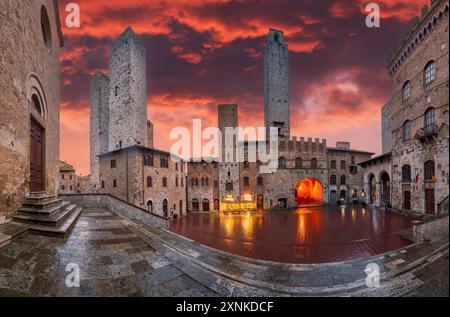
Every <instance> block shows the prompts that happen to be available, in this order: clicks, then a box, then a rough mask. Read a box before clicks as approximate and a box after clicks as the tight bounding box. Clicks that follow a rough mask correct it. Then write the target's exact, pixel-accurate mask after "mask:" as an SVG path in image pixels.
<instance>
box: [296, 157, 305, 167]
mask: <svg viewBox="0 0 450 317" xmlns="http://www.w3.org/2000/svg"><path fill="white" fill-rule="evenodd" d="M302 166H303V162H302V159H301V158H300V157H297V158H296V159H295V168H302Z"/></svg>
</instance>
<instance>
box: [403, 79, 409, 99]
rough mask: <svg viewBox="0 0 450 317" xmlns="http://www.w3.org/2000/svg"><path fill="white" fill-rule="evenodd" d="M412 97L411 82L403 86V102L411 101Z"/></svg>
mask: <svg viewBox="0 0 450 317" xmlns="http://www.w3.org/2000/svg"><path fill="white" fill-rule="evenodd" d="M410 96H411V83H410V82H409V81H407V82H406V83H405V84H404V85H403V90H402V99H403V101H405V100H407V99H409V97H410Z"/></svg>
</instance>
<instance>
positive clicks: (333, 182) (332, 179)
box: [330, 175, 336, 185]
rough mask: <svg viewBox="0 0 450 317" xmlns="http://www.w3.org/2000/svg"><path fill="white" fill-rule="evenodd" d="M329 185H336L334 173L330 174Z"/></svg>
mask: <svg viewBox="0 0 450 317" xmlns="http://www.w3.org/2000/svg"><path fill="white" fill-rule="evenodd" d="M330 185H336V175H331V176H330Z"/></svg>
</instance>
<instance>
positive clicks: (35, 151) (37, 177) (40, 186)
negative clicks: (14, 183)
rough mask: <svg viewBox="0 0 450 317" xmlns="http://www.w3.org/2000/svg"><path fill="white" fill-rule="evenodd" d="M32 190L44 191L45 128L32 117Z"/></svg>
mask: <svg viewBox="0 0 450 317" xmlns="http://www.w3.org/2000/svg"><path fill="white" fill-rule="evenodd" d="M30 191H31V192H39V191H44V129H43V128H42V127H41V126H40V125H39V123H37V122H36V120H34V119H33V118H31V124H30Z"/></svg>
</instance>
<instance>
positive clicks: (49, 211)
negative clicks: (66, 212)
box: [13, 200, 70, 218]
mask: <svg viewBox="0 0 450 317" xmlns="http://www.w3.org/2000/svg"><path fill="white" fill-rule="evenodd" d="M69 204H70V202H68V201H63V200H61V201H60V203H59V204H57V205H54V206H47V207H48V208H39V207H24V206H22V207H20V208H19V209H18V210H17V211H18V213H19V214H47V215H50V214H52V213H54V212H57V211H58V210H59V209H61V208H64V207H65V206H67V205H69ZM13 218H14V216H13Z"/></svg>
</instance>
